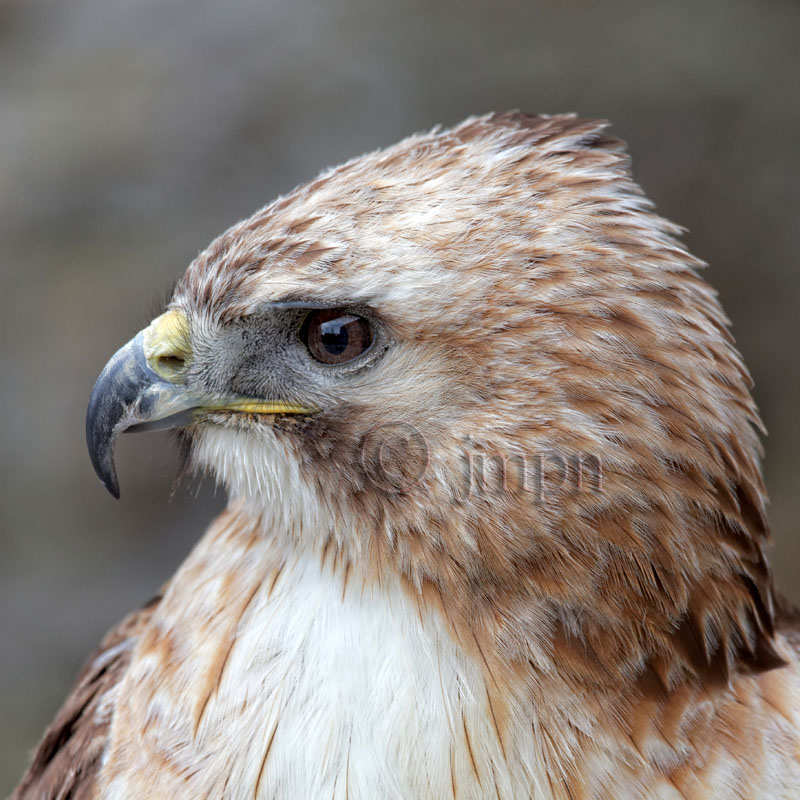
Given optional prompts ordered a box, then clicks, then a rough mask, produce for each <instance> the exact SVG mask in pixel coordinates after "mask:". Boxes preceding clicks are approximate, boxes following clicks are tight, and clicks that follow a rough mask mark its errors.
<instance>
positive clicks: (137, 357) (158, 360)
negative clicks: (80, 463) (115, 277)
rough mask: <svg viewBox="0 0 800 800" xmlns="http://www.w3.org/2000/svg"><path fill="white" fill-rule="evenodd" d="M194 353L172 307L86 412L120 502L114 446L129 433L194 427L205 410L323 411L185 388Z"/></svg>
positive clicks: (139, 339)
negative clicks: (192, 424)
mask: <svg viewBox="0 0 800 800" xmlns="http://www.w3.org/2000/svg"><path fill="white" fill-rule="evenodd" d="M191 358H192V350H191V340H190V334H189V323H188V320H187V318H186V315H185V314H184V313H183V312H182V311H180V310H178V309H171V310H170V311H167V312H166V313H164V314H162V315H161V316H160V317H157V318H156V319H155V320H153V322H152V323H151V324H150V325H149V326H148V327H147V328H145V329H144V330H143V331H140V332H139V333H137V334H136V336H134V337H133V339H131V341H130V342H128V343H127V344H126V345H124V346H123V347H121V348H120V349H119V350H118V351H117V352H116V353H114V355H113V356H112V357H111V359H110V361H109V362H108V364H106V366H105V368H104V369H103V371H102V372H101V373H100V377H99V378H98V379H97V382H96V383H95V385H94V388H93V389H92V394H91V396H90V398H89V407H88V409H87V411H86V444H87V446H88V448H89V457H90V458H91V460H92V466H93V467H94V470H95V472H96V473H97V475H98V477H99V478H100V480H101V481H102V483H103V486H105V487H106V489H108V491H109V492H110V493H111V494H112V495H113V496H114V497H116V498H119V482H118V480H117V471H116V468H115V467H114V446H115V444H116V441H117V437H118V436H119V435H120V434H121V433H123V432H125V431H144V430H158V429H163V428H175V427H181V426H184V425H188V424H191V423H192V422H193V421H194V419H195V417H196V415H197V414H198V413H200V412H203V411H222V410H228V411H240V412H244V413H250V414H309V413H313V412H314V411H316V410H317V409H313V408H310V407H306V406H300V405H297V404H293V403H287V402H283V401H271V400H259V399H257V398H247V397H235V398H234V397H229V398H219V397H209V396H203V395H199V394H194V393H192V392H191V391H189V390H188V389H187V387H186V385H185V379H186V373H187V371H188V368H189V365H190V363H191Z"/></svg>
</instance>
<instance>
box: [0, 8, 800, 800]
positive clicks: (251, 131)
mask: <svg viewBox="0 0 800 800" xmlns="http://www.w3.org/2000/svg"><path fill="white" fill-rule="evenodd" d="M798 34H800V4H798V2H796V0H791V1H790V0H783V1H782V2H781V0H758V1H757V0H709V1H707V2H690V1H689V0H680V1H679V2H670V3H655V2H621V1H620V0H612V1H610V2H603V3H598V2H589V1H586V2H578V1H577V0H572V1H570V0H564V2H560V3H556V2H552V3H536V2H515V1H514V0H494V2H488V1H487V2H460V3H445V2H439V1H436V0H434V1H432V0H427V1H426V2H422V1H421V0H420V1H419V2H413V0H398V1H397V2H380V1H379V0H318V1H317V2H313V1H312V0H271V2H256V1H255V0H227V1H226V2H225V3H222V2H218V1H214V0H192V1H191V2H189V0H183V1H182V2H178V1H177V0H175V1H173V2H170V1H169V0H157V1H156V0H72V1H71V2H65V0H43V1H42V2H37V1H36V0H25V2H22V0H11V1H9V0H4V1H3V0H0V254H1V255H0V302H2V308H0V312H1V313H0V330H1V331H2V340H1V344H0V347H1V348H2V351H1V355H0V358H1V359H2V361H1V362H0V364H1V366H2V371H1V372H0V376H1V377H0V381H1V385H0V402H2V412H3V413H2V417H0V420H1V422H0V425H1V426H2V427H1V428H0V470H2V480H0V641H2V643H3V647H2V662H1V663H0V795H3V794H5V793H6V792H7V791H8V790H10V788H11V787H12V785H13V783H14V782H15V780H16V778H17V777H18V775H19V774H20V772H21V770H22V768H23V765H24V763H25V759H26V752H27V751H28V749H29V748H31V747H32V746H33V745H34V743H35V741H36V740H37V738H38V737H39V735H40V733H41V731H42V729H43V726H44V725H45V724H46V723H47V721H48V720H49V719H50V717H51V716H52V714H53V713H54V711H55V710H56V708H57V706H58V704H59V703H60V701H61V699H62V697H63V695H64V693H65V692H66V691H67V688H68V686H69V684H70V682H71V680H72V677H73V675H74V673H75V670H76V669H77V668H78V666H79V663H80V662H81V661H82V659H83V657H84V656H85V655H86V654H87V653H88V652H89V650H90V649H91V648H92V647H93V646H94V645H95V643H96V642H97V640H98V639H99V638H100V636H101V635H102V633H103V632H104V630H105V629H106V628H108V627H109V626H110V625H111V624H112V623H114V622H115V621H116V620H117V619H118V618H120V617H121V616H122V615H123V614H124V613H125V612H126V611H128V610H129V609H131V608H133V607H135V606H137V605H138V604H140V603H141V602H142V601H144V600H146V599H147V598H148V596H149V595H150V594H151V593H152V592H153V591H154V590H155V589H156V588H157V587H158V586H159V584H160V583H161V582H162V581H163V580H164V579H166V578H167V577H168V576H169V575H170V574H171V573H172V572H173V570H174V569H175V567H176V565H177V564H178V563H179V561H180V559H181V558H182V556H183V555H184V554H185V553H186V552H187V551H188V549H189V548H190V546H191V544H192V542H193V541H195V539H196V538H197V537H198V535H199V533H200V532H201V531H202V529H203V527H204V525H205V523H206V522H207V520H208V519H209V518H210V517H211V515H212V513H213V511H214V510H215V509H217V508H219V507H221V505H222V502H223V498H222V497H221V496H220V495H219V494H218V495H217V496H216V497H215V496H214V493H213V487H212V486H210V485H208V484H206V485H204V486H203V487H202V488H201V489H200V491H199V495H198V497H197V498H195V497H194V492H188V491H185V490H181V491H179V492H178V493H177V494H176V495H175V496H174V497H173V498H172V499H170V487H171V483H172V478H173V477H174V469H175V462H174V458H173V455H172V451H171V449H170V442H169V438H168V437H167V436H163V435H142V436H138V437H134V436H131V437H126V438H125V439H124V440H123V441H122V442H121V446H120V447H119V450H118V467H119V472H120V476H121V482H122V491H123V497H122V500H121V501H120V502H115V501H113V500H112V499H111V498H110V497H109V496H108V495H107V494H106V493H105V492H104V491H103V490H102V489H101V487H100V484H99V483H98V481H97V480H96V478H95V477H94V475H93V473H92V471H91V468H90V466H89V461H88V458H87V457H86V453H85V446H84V441H83V414H84V409H85V402H86V399H87V396H88V393H89V390H90V388H91V386H92V383H93V381H94V379H95V377H96V375H97V373H98V372H99V370H100V369H101V367H102V366H103V364H104V363H105V361H106V359H107V357H108V356H109V355H110V354H111V353H112V352H113V351H114V350H115V349H116V348H117V347H118V346H119V345H120V344H121V343H123V342H124V341H126V340H127V339H128V338H129V337H130V336H131V335H132V334H133V333H134V332H135V331H136V330H137V329H138V328H139V327H141V326H142V325H143V324H144V323H146V322H147V321H148V319H149V317H150V315H151V314H152V313H154V312H155V311H157V310H158V308H159V304H160V303H161V302H162V301H163V299H164V297H165V296H166V294H167V292H168V290H169V287H170V285H171V283H172V281H173V280H174V279H175V278H176V276H177V275H178V274H179V273H180V272H181V271H182V269H183V268H184V266H185V265H186V264H187V263H188V262H189V260H190V259H191V258H192V257H193V255H194V254H195V253H196V252H197V251H198V250H199V249H201V248H202V247H203V246H204V245H205V244H206V243H207V241H208V240H209V239H210V238H211V237H213V236H214V235H216V234H217V233H219V232H221V231H222V230H223V229H224V228H225V227H227V226H228V225H229V224H230V223H232V222H233V221H235V220H237V219H238V218H240V217H242V216H245V215H247V214H249V213H250V212H251V211H252V210H254V209H255V208H256V207H258V206H260V205H262V204H263V203H265V202H266V201H268V200H269V199H271V198H272V197H274V196H275V195H277V194H278V193H281V192H285V191H288V190H289V189H291V188H292V186H294V185H295V184H296V183H298V182H300V181H302V180H305V179H307V178H310V177H312V176H313V175H314V174H315V173H316V172H317V171H318V170H320V169H321V168H323V167H325V166H327V165H332V164H335V163H336V162H338V161H340V160H342V159H344V158H347V157H350V156H352V155H355V154H358V153H360V152H362V151H365V150H368V149H372V148H375V147H378V146H381V145H386V144H390V143H392V142H394V141H395V140H397V139H399V138H401V137H402V136H404V135H406V134H408V133H410V132H413V131H416V130H420V129H426V128H429V127H431V126H432V125H434V124H435V123H439V122H442V123H454V122H457V121H458V120H459V119H461V118H463V117H465V116H467V115H468V114H471V113H478V112H485V111H489V110H495V109H496V110H504V109H508V108H512V107H519V108H522V109H524V110H526V111H529V112H540V111H546V112H558V111H568V110H575V111H578V112H580V113H581V114H583V115H591V116H601V117H608V118H610V119H611V120H613V122H614V129H613V130H614V132H615V133H617V134H618V135H620V136H622V137H623V138H625V139H626V140H628V141H629V142H630V147H631V150H632V152H633V156H634V167H635V174H636V176H637V178H638V180H639V181H640V182H641V184H642V185H643V186H644V188H645V191H646V192H647V193H648V194H649V195H650V196H651V197H652V198H653V199H654V200H655V201H656V202H657V204H658V206H659V208H660V210H661V211H662V213H664V214H665V215H666V216H668V217H671V218H673V219H674V220H676V221H677V222H679V223H681V224H683V225H685V226H687V227H688V228H689V229H690V231H691V233H690V234H689V236H688V241H689V244H690V246H691V248H692V249H693V250H694V252H695V253H696V254H697V255H698V256H700V257H701V258H703V259H705V260H707V261H708V262H709V263H710V264H711V267H710V268H709V269H708V270H707V271H706V277H707V278H708V279H709V280H710V281H711V282H712V283H713V284H714V285H715V286H716V287H717V288H718V289H719V290H720V293H721V296H722V301H723V303H724V305H725V307H726V309H727V311H728V313H729V315H730V316H731V318H732V319H733V321H734V333H735V335H736V338H737V340H738V343H739V346H740V347H741V349H742V351H743V352H744V354H745V358H746V360H747V362H748V364H749V366H750V369H751V370H752V373H753V375H754V377H755V380H756V395H757V399H758V402H759V404H760V407H761V410H762V413H763V416H764V419H765V421H766V424H767V426H768V428H769V430H770V433H771V435H770V437H769V439H768V440H767V442H766V444H767V460H766V473H767V483H768V486H769V489H770V492H771V496H772V509H771V518H772V522H773V526H774V529H775V543H776V544H775V554H774V563H775V567H776V572H777V574H778V577H779V580H780V583H781V584H782V586H783V587H784V589H785V590H786V591H787V592H788V593H789V594H790V595H791V596H793V597H794V598H795V599H800V589H799V588H798V574H800V569H799V568H798V555H800V540H799V539H798V536H797V535H796V534H797V532H798V531H797V527H798V526H797V523H796V520H797V517H798V512H799V511H800V509H799V508H798V503H799V497H798V496H799V495H800V492H798V491H797V488H796V484H797V478H798V465H799V464H800V458H798V438H799V435H800V434H799V432H798V421H797V415H796V413H795V411H796V409H797V407H798V398H799V395H800V384H799V383H798V368H797V366H798V363H797V357H796V349H797V342H798V321H797V308H798V288H799V287H800V276H799V273H798V263H797V256H798V253H800V247H799V246H798V245H800V242H798V237H799V236H800V226H798V218H797V217H798V205H799V202H798V201H800V193H799V192H798V186H800V159H799V158H798V143H799V142H798V138H799V137H798V130H800V105H799V104H798V82H799V80H798V79H800V36H799V35H798Z"/></svg>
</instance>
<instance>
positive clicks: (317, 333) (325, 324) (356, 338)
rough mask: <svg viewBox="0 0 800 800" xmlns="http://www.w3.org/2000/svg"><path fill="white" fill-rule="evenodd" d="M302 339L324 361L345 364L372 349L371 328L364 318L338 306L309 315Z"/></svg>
mask: <svg viewBox="0 0 800 800" xmlns="http://www.w3.org/2000/svg"><path fill="white" fill-rule="evenodd" d="M300 338H301V339H302V340H303V342H304V343H305V345H306V347H307V348H308V351H309V352H310V353H311V355H312V356H313V357H314V358H315V359H316V360H317V361H319V362H321V363H322V364H344V363H346V362H347V361H352V360H353V359H354V358H357V357H358V356H360V355H361V354H362V353H365V352H366V351H367V350H368V349H369V346H370V345H371V344H372V331H371V330H370V326H369V323H368V322H367V320H365V319H364V318H363V317H359V316H357V315H355V314H352V313H350V312H348V311H344V310H342V309H339V308H325V309H320V310H318V311H312V312H311V313H310V314H309V315H308V317H306V321H305V322H304V323H303V327H302V330H301V332H300Z"/></svg>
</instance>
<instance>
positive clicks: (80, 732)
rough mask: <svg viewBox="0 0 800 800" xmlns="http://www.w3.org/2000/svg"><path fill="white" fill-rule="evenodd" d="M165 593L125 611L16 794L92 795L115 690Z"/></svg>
mask: <svg viewBox="0 0 800 800" xmlns="http://www.w3.org/2000/svg"><path fill="white" fill-rule="evenodd" d="M160 600H161V594H159V595H157V596H156V597H154V598H153V599H152V600H150V602H148V603H147V604H146V605H145V606H144V607H143V608H141V609H139V610H138V611H134V612H133V613H132V614H129V615H128V616H127V617H125V618H124V619H123V620H122V621H121V622H120V623H119V624H118V625H116V626H115V627H114V628H112V629H111V630H110V631H109V632H108V633H107V634H106V636H105V637H104V638H103V640H102V642H101V643H100V646H99V647H98V648H97V650H96V651H95V652H94V653H92V655H91V656H90V657H89V659H88V660H87V661H86V663H85V664H84V666H83V667H82V669H81V671H80V672H79V674H78V677H77V679H76V681H75V685H74V686H73V688H72V691H71V692H70V693H69V695H68V696H67V699H66V700H65V701H64V704H63V705H62V706H61V709H60V710H59V712H58V714H56V717H55V719H54V720H53V722H52V723H51V725H50V727H48V728H47V730H46V731H45V733H44V736H43V737H42V740H41V742H40V743H39V745H38V747H37V748H36V750H35V751H34V754H33V758H32V759H31V763H30V765H29V767H28V769H27V771H26V772H25V774H24V775H23V777H22V780H21V781H20V783H19V785H18V786H17V788H16V789H15V790H14V793H13V794H12V795H11V800H33V798H36V800H90V798H94V797H96V796H97V791H96V790H97V775H98V771H99V768H100V764H101V761H102V757H103V752H104V751H105V747H106V742H107V739H108V734H109V729H110V726H111V718H112V715H113V709H114V704H113V691H114V689H115V688H116V687H117V686H118V685H119V683H120V681H121V680H122V678H123V676H124V674H125V672H126V670H127V668H128V664H129V662H130V656H131V651H132V649H133V646H134V644H135V643H136V641H137V640H138V638H139V636H140V634H141V632H142V631H143V630H144V628H145V627H146V626H147V624H148V622H149V620H150V617H151V616H152V614H153V611H154V609H155V608H156V606H157V605H158V603H159V602H160Z"/></svg>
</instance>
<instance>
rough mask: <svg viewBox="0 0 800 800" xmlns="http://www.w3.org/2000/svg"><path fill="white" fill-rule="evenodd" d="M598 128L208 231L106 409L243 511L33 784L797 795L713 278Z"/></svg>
mask: <svg viewBox="0 0 800 800" xmlns="http://www.w3.org/2000/svg"><path fill="white" fill-rule="evenodd" d="M679 234H680V229H679V228H677V227H676V226H675V225H673V224H671V223H669V222H667V221H665V220H664V219H662V218H661V217H659V216H657V215H656V213H655V212H654V210H653V206H652V204H651V203H650V202H649V201H648V200H647V199H646V198H645V197H644V195H643V194H642V192H641V190H640V189H639V187H638V186H637V185H636V184H635V183H634V182H633V180H632V178H631V176H630V171H629V160H628V156H627V155H626V153H625V149H624V145H623V144H622V143H621V142H620V141H618V140H617V139H615V138H612V137H611V136H609V135H608V134H607V133H606V132H605V124H604V123H602V122H596V121H589V120H583V119H579V118H577V117H575V116H572V115H559V116H534V117H532V116H525V115H523V114H521V113H518V112H512V113H504V114H493V115H489V116H483V117H474V118H471V119H468V120H467V121H465V122H464V123H462V124H460V125H458V126H456V127H454V128H452V129H448V130H441V129H435V130H434V131H432V132H430V133H428V134H424V135H416V136H412V137H411V138H408V139H406V140H405V141H402V142H400V143H399V144H397V145H396V146H394V147H391V148H389V149H386V150H383V151H378V152H375V153H372V154H369V155H366V156H363V157H361V158H357V159H355V160H353V161H350V162H349V163H346V164H344V165H343V166H340V167H338V168H335V169H331V170H329V171H327V172H325V173H323V174H322V175H321V176H320V177H318V178H317V179H315V180H314V181H312V182H311V183H308V184H306V185H304V186H301V187H300V188H298V189H296V190H294V191H293V192H291V193H290V194H288V195H286V196H285V197H282V198H279V199H278V200H276V201H275V202H273V203H271V204H270V205H267V206H266V207H265V208H263V209H261V210H260V211H258V212H256V213H255V214H254V215H253V216H252V217H250V218H249V219H246V220H244V221H242V222H239V223H238V224H236V225H234V226H233V227H232V228H230V229H229V230H228V231H227V232H226V233H224V234H223V235H222V236H220V237H219V238H218V239H217V240H215V241H214V242H213V243H212V244H211V245H210V246H209V247H208V248H207V249H206V250H205V251H204V252H202V253H201V254H200V255H199V256H198V257H197V259H196V260H195V261H194V262H193V263H192V264H191V265H190V266H189V267H188V270H187V271H186V273H185V275H184V276H183V278H182V279H181V280H180V281H179V283H178V284H177V287H176V289H175V291H174V294H173V295H172V297H171V299H170V301H169V303H168V306H167V309H166V311H165V313H164V314H162V315H161V316H159V317H158V318H157V319H155V321H153V322H152V324H150V325H149V327H147V328H146V329H145V330H144V331H142V332H141V333H139V334H138V335H137V336H136V337H135V338H134V339H133V340H132V341H131V342H130V343H128V344H127V345H125V346H124V347H123V348H122V349H121V350H119V351H118V352H117V354H116V355H115V356H113V358H112V359H111V361H110V362H109V364H108V365H107V366H106V368H105V369H104V371H103V372H102V374H101V376H100V378H99V379H98V381H97V384H96V386H95V389H94V391H93V393H92V396H91V399H90V404H89V411H88V415H87V438H88V443H89V448H90V452H91V456H92V459H93V462H94V465H95V468H96V469H97V471H98V474H99V475H100V477H101V479H102V480H103V482H104V483H105V485H106V487H107V488H108V489H109V490H110V491H111V492H112V493H114V494H118V484H117V478H116V474H115V472H114V466H113V448H114V443H115V440H116V438H117V436H118V434H119V433H121V432H122V431H125V430H129V429H132V428H137V427H139V428H141V427H148V426H152V427H158V426H162V427H175V428H177V429H178V431H179V437H180V439H181V441H182V443H183V445H184V448H183V449H184V450H185V456H186V459H187V463H188V464H189V465H190V466H191V467H193V468H194V469H197V470H200V471H209V472H211V473H213V474H214V475H215V476H216V478H217V480H218V481H219V482H221V483H222V484H223V485H224V486H225V487H226V489H227V492H228V495H229V505H228V508H227V509H226V510H225V511H224V513H223V514H222V515H221V516H220V517H219V518H218V519H217V520H216V521H214V522H213V523H212V524H211V527H210V528H209V529H208V530H207V531H206V533H205V534H204V536H203V537H202V539H200V541H199V543H198V544H197V546H196V547H195V549H194V550H193V551H192V553H191V554H190V555H189V557H188V558H187V560H186V561H185V562H184V563H183V565H182V566H181V567H180V568H179V569H178V571H177V572H176V573H175V575H174V577H173V578H172V579H171V580H170V581H169V582H168V583H167V585H166V586H165V587H164V589H163V591H162V592H161V593H160V594H159V596H158V597H156V598H155V599H154V600H153V601H151V602H150V603H149V604H148V605H146V606H145V607H144V608H142V609H141V610H139V611H137V612H135V613H133V614H132V615H131V616H129V617H127V618H126V619H125V620H124V621H123V622H122V623H120V625H119V626H117V627H116V628H115V629H113V630H112V631H111V632H110V633H109V634H108V635H107V637H106V638H105V639H104V640H103V642H102V643H101V645H100V648H99V650H98V651H97V652H96V653H95V654H94V655H92V656H91V657H90V659H89V660H88V661H87V663H86V665H85V667H84V668H83V671H82V672H81V673H80V675H79V677H78V679H77V683H76V684H75V687H74V689H73V691H72V694H71V695H70V696H69V697H68V699H67V700H66V702H65V704H64V706H63V708H62V709H61V710H60V711H59V713H58V715H57V716H56V718H55V721H54V722H53V724H52V725H51V727H50V728H49V729H48V730H47V732H46V733H45V736H44V739H43V740H42V742H41V744H40V745H39V747H38V749H37V751H36V752H35V754H34V756H33V759H32V763H31V765H30V767H29V769H28V771H27V773H26V774H25V776H24V778H23V779H22V782H21V784H20V785H19V787H18V788H17V790H16V793H15V794H14V797H15V798H17V799H18V800H21V798H26V799H27V798H72V800H78V799H79V798H80V799H83V798H192V800H194V798H231V800H234V799H236V798H254V799H255V800H258V799H259V798H276V799H277V800H286V799H287V798H292V800H296V799H297V798H351V800H355V799H356V798H364V799H366V800H375V798H393V799H394V798H397V800H414V799H415V798H436V800H439V799H440V798H454V799H457V800H466V799H468V798H536V800H549V799H551V798H558V800H632V799H633V798H639V799H642V798H659V799H660V800H667V798H669V799H670V800H673V799H675V798H685V799H686V800H688V799H689V798H692V800H695V799H696V798H717V800H732V799H733V798H739V799H740V800H741V799H742V798H769V799H770V800H778V799H779V798H784V799H786V798H798V797H800V620H799V619H798V615H797V614H796V612H795V611H793V610H792V609H791V607H789V606H788V604H787V603H786V602H785V601H783V600H782V599H781V598H780V596H779V595H778V594H777V592H776V590H775V589H774V586H773V580H772V577H771V574H770V567H769V564H768V561H767V558H766V555H765V547H766V545H767V543H768V537H769V533H768V526H767V520H766V518H765V511H764V508H765V502H766V494H765V489H764V484H763V482H762V477H761V472H760V443H759V428H760V422H759V418H758V414H757V411H756V409H755V406H754V404H753V400H752V398H751V396H750V383H751V382H750V378H749V376H748V373H747V371H746V369H745V367H744V365H743V363H742V359H741V357H740V355H739V353H738V352H737V350H736V349H735V346H734V344H733V340H732V338H731V335H730V333H729V331H728V327H727V321H726V319H725V316H724V315H723V312H722V310H721V308H720V305H719V303H718V301H717V299H716V296H715V294H714V292H713V291H712V290H711V289H710V288H709V286H708V285H707V284H706V283H705V282H703V280H701V278H700V277H699V276H698V268H699V267H700V266H701V264H700V262H698V261H697V260H696V259H695V258H693V257H692V256H691V255H690V254H689V253H688V252H687V250H686V249H685V247H684V246H683V244H682V243H681V242H680V240H679V238H678V237H679Z"/></svg>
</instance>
